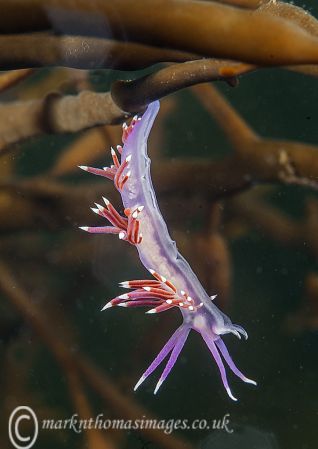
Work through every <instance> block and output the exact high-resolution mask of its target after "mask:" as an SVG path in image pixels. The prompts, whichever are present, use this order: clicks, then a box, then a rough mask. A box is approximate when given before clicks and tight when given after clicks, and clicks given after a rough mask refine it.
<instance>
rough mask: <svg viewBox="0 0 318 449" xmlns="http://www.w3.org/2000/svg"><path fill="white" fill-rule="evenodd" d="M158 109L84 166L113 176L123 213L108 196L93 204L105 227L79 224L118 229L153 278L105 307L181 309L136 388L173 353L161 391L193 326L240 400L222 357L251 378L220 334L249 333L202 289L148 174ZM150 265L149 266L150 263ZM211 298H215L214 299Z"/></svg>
mask: <svg viewBox="0 0 318 449" xmlns="http://www.w3.org/2000/svg"><path fill="white" fill-rule="evenodd" d="M158 111H159V102H158V101H156V102H154V103H152V104H150V105H149V106H148V108H147V110H146V112H145V113H144V114H143V116H142V117H137V116H135V117H134V118H133V119H132V121H131V123H130V125H127V124H125V123H124V125H123V135H122V141H123V145H118V146H117V147H116V150H115V149H114V148H111V158H112V163H111V165H110V166H109V167H103V168H102V169H99V168H93V167H87V166H80V168H81V169H83V170H84V171H87V172H89V173H92V174H95V175H98V176H102V177H106V178H108V179H110V180H112V181H113V183H114V186H115V187H116V189H117V190H118V192H119V193H120V196H121V199H122V202H123V206H124V213H123V215H121V214H120V213H119V212H118V211H117V210H116V209H115V207H114V206H113V205H112V204H111V203H110V201H108V200H107V199H106V198H103V200H104V204H105V206H104V205H103V206H101V205H100V204H97V203H96V204H95V205H96V207H94V208H92V210H93V212H94V213H96V214H97V215H98V216H100V217H102V218H104V219H106V220H107V221H108V225H107V226H93V227H89V226H82V227H81V229H82V230H84V231H87V232H90V233H97V234H102V233H104V234H116V235H118V237H119V239H120V240H124V241H127V242H129V243H130V244H131V245H134V246H135V247H136V249H137V251H138V253H139V258H140V261H141V262H142V264H143V265H144V267H145V268H146V269H147V270H148V271H149V273H150V274H151V275H152V276H153V278H152V279H141V280H132V281H124V282H122V283H121V284H120V285H121V287H123V288H126V289H129V290H130V291H128V292H127V293H123V294H120V295H119V296H116V297H115V298H113V299H112V300H111V301H109V302H108V303H107V304H106V305H105V306H104V307H103V308H102V310H106V309H109V308H111V307H115V306H118V307H125V308H130V307H150V310H148V311H147V312H146V313H150V314H152V313H160V312H164V311H166V310H170V309H172V308H178V309H179V310H180V311H181V313H182V316H183V324H182V325H181V326H180V327H179V328H178V329H177V330H176V331H175V333H174V334H173V335H172V336H171V337H170V339H169V340H168V342H167V343H166V344H165V345H164V347H163V348H162V350H161V351H160V352H159V354H158V355H157V357H156V358H155V359H154V360H153V362H152V363H151V365H150V366H149V368H148V369H147V370H146V371H145V372H144V374H143V375H142V376H141V378H140V380H139V381H138V382H137V384H136V386H135V390H136V389H137V388H138V387H139V386H140V385H141V384H142V383H143V382H144V380H145V379H146V378H147V377H148V376H150V374H152V372H153V371H154V370H155V369H156V368H157V367H158V365H159V364H160V363H161V362H162V361H163V360H164V359H165V358H166V357H168V356H169V354H170V356H169V359H168V362H167V364H166V366H165V368H164V370H163V372H162V375H161V377H160V379H159V381H158V383H157V385H156V388H155V391H154V393H157V391H158V390H159V388H160V386H161V385H162V383H163V382H164V381H165V379H166V378H167V376H168V374H169V373H170V371H171V369H172V368H173V366H174V364H175V363H176V361H177V359H178V356H179V354H180V352H181V350H182V348H183V346H184V344H185V342H186V339H187V337H188V334H189V332H190V330H191V329H193V330H195V331H196V332H198V333H200V334H201V335H202V337H203V340H204V341H205V343H206V344H207V346H208V348H209V350H210V352H211V353H212V355H213V358H214V360H215V362H216V364H217V366H218V368H219V371H220V374H221V378H222V381H223V385H224V387H225V389H226V391H227V393H228V395H229V396H230V398H231V399H233V400H236V398H235V397H234V395H233V394H232V392H231V389H230V387H229V384H228V380H227V376H226V370H225V366H224V363H223V360H224V361H225V362H226V364H227V365H228V366H229V368H230V369H231V371H232V372H233V373H234V374H235V375H236V376H237V377H239V378H240V379H241V380H243V381H244V382H247V383H251V384H255V385H256V383H255V382H254V381H252V380H250V379H248V378H247V377H246V376H244V374H242V373H241V371H240V370H239V369H238V368H237V367H236V365H235V364H234V362H233V360H232V358H231V357H230V355H229V352H228V350H227V348H226V346H225V344H224V342H223V341H222V340H221V335H224V334H229V333H232V334H234V335H235V336H236V337H238V338H241V335H242V336H244V337H245V338H247V333H246V331H245V330H244V329H243V328H242V327H241V326H238V325H235V324H233V323H232V322H231V320H230V319H229V318H228V317H227V316H226V315H225V314H224V313H222V312H221V311H220V310H219V309H218V308H217V307H216V305H215V304H214V303H213V299H214V298H215V296H216V295H213V296H211V297H209V296H208V294H207V293H206V292H205V290H204V289H203V287H202V285H201V283H200V281H199V280H198V278H197V277H196V275H195V274H194V272H193V271H192V269H191V267H190V266H189V264H188V263H187V262H186V260H185V259H184V258H183V257H182V256H181V254H180V253H179V252H178V250H177V247H176V244H175V242H174V241H173V240H172V239H171V238H170V235H169V231H168V228H167V225H166V223H165V221H164V219H163V217H162V215H161V212H160V209H159V206H158V203H157V199H156V195H155V192H154V189H153V185H152V180H151V175H150V159H149V157H148V154H147V140H148V136H149V133H150V130H151V127H152V125H153V122H154V120H155V118H156V115H157V113H158ZM149 267H151V268H149ZM211 299H212V301H211Z"/></svg>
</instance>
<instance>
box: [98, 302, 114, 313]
mask: <svg viewBox="0 0 318 449" xmlns="http://www.w3.org/2000/svg"><path fill="white" fill-rule="evenodd" d="M111 307H113V305H112V303H111V301H109V302H108V303H107V304H106V305H105V306H104V307H103V308H102V310H101V311H102V312H103V311H104V310H106V309H110V308H111Z"/></svg>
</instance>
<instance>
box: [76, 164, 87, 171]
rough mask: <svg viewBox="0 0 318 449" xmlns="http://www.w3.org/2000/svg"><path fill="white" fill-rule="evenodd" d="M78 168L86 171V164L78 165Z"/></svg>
mask: <svg viewBox="0 0 318 449" xmlns="http://www.w3.org/2000/svg"><path fill="white" fill-rule="evenodd" d="M78 168H80V169H81V170H84V171H88V167H87V165H78Z"/></svg>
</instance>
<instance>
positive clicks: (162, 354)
mask: <svg viewBox="0 0 318 449" xmlns="http://www.w3.org/2000/svg"><path fill="white" fill-rule="evenodd" d="M182 331H183V325H181V326H180V327H178V329H177V330H176V331H175V332H174V333H173V334H172V336H171V337H170V338H169V340H168V341H167V343H166V344H165V345H164V346H163V348H162V349H161V351H160V352H159V354H158V355H157V356H156V358H155V359H154V360H153V362H152V363H151V364H150V365H149V367H148V368H147V369H146V371H145V372H144V373H143V375H142V376H141V378H140V379H139V380H138V382H137V383H136V385H135V387H134V391H136V390H137V388H139V387H140V385H141V384H142V383H143V382H144V381H145V380H146V379H147V377H148V376H150V374H152V373H153V372H154V370H155V369H156V368H157V367H158V366H159V365H160V363H161V362H162V361H163V360H164V359H165V358H166V357H167V355H168V354H169V353H170V351H171V350H172V349H173V348H174V346H175V344H176V341H177V339H178V337H179V335H180V334H181V333H182Z"/></svg>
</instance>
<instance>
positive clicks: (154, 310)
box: [146, 309, 157, 314]
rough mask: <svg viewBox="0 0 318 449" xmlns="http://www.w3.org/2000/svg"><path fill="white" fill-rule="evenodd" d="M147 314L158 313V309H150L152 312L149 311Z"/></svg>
mask: <svg viewBox="0 0 318 449" xmlns="http://www.w3.org/2000/svg"><path fill="white" fill-rule="evenodd" d="M146 313H149V314H152V313H157V310H156V309H150V310H147V312H146Z"/></svg>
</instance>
